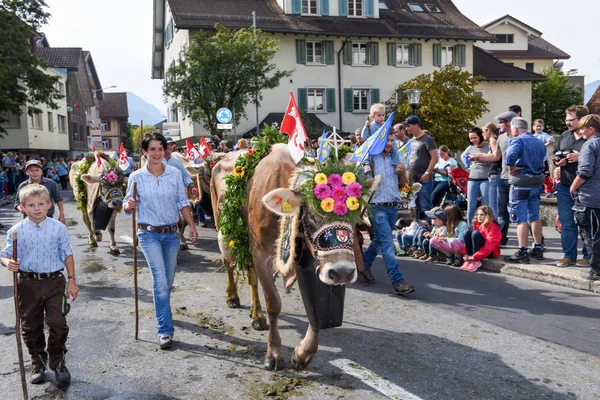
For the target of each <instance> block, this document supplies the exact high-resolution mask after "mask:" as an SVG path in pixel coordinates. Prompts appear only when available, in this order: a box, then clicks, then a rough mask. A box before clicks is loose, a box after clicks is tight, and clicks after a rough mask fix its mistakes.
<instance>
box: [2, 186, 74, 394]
mask: <svg viewBox="0 0 600 400" xmlns="http://www.w3.org/2000/svg"><path fill="white" fill-rule="evenodd" d="M19 196H20V197H19V200H20V202H21V205H20V208H21V211H23V212H25V213H26V214H27V218H25V219H24V220H23V221H21V222H19V223H18V224H16V225H15V226H13V227H12V228H10V229H9V230H8V235H7V239H6V247H5V248H4V249H3V250H2V252H0V257H1V258H0V262H1V263H2V265H4V266H5V267H7V268H8V270H9V271H12V272H18V273H19V280H18V283H17V291H18V295H19V306H20V314H21V315H20V316H19V317H20V318H21V324H22V327H23V340H24V342H25V345H26V346H27V349H29V354H30V355H31V370H30V374H29V382H31V383H33V384H40V383H43V382H44V380H45V379H46V361H47V359H48V356H50V360H49V361H50V362H49V367H50V369H52V370H54V372H55V375H56V382H57V384H59V385H68V384H69V383H70V382H71V374H70V373H69V370H68V369H67V367H66V366H65V354H66V352H67V347H66V346H65V343H66V342H67V336H68V334H69V327H68V326H67V320H66V318H65V315H66V314H67V313H68V307H65V304H66V300H67V299H68V298H69V297H71V298H72V299H73V300H75V299H76V298H77V294H78V293H79V288H78V287H77V283H76V282H75V262H74V261H73V250H72V249H71V244H70V243H69V236H68V234H67V228H66V227H65V225H64V224H61V223H60V222H58V221H56V220H53V219H51V218H48V217H47V213H48V209H49V208H50V207H51V206H52V203H51V202H50V194H49V193H48V190H47V189H46V188H45V187H43V186H42V185H39V184H35V183H34V184H31V185H27V186H26V187H24V188H23V189H21V192H20V194H19ZM13 232H17V249H18V251H17V256H18V257H19V258H18V259H17V260H13V259H12V254H13ZM65 266H66V267H67V274H68V281H69V284H68V285H67V293H66V294H65V277H64V275H63V273H62V270H63V269H64V268H65ZM44 314H45V315H46V319H45V321H44ZM44 322H46V325H48V327H49V328H50V334H49V337H48V350H47V352H46V337H45V335H44Z"/></svg>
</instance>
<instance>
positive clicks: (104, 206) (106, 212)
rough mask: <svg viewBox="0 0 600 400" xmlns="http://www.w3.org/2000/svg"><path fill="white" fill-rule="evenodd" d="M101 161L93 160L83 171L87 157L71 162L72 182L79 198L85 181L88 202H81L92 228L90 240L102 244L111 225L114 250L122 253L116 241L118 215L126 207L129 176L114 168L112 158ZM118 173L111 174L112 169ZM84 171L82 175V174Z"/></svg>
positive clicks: (85, 216) (85, 218) (111, 250)
mask: <svg viewBox="0 0 600 400" xmlns="http://www.w3.org/2000/svg"><path fill="white" fill-rule="evenodd" d="M100 160H101V162H100V165H98V164H97V163H96V161H94V162H92V164H91V165H90V167H89V169H88V170H87V172H86V173H85V174H81V167H82V165H83V163H84V162H85V161H84V160H81V161H78V162H76V163H74V164H73V165H72V166H71V170H70V171H69V182H70V183H71V187H72V188H73V194H74V195H75V199H78V198H79V197H80V196H79V190H80V187H79V181H80V180H81V181H82V182H83V183H84V184H85V191H86V192H85V196H86V198H87V202H86V204H80V205H79V206H80V208H81V213H82V216H83V222H84V223H85V226H86V227H87V229H88V242H89V244H90V245H91V246H92V247H98V242H100V241H102V230H105V229H108V232H109V234H110V254H112V255H114V256H116V255H119V254H120V251H119V248H118V247H117V242H116V241H115V219H116V217H117V214H118V213H119V212H120V211H121V210H122V208H123V197H124V193H125V188H126V187H127V178H126V177H124V176H123V173H122V171H121V170H120V169H118V168H115V169H114V170H113V169H111V167H110V164H109V163H108V161H106V160H104V159H102V158H100ZM111 172H112V173H113V174H114V175H111V174H110V173H111ZM80 175H81V176H80Z"/></svg>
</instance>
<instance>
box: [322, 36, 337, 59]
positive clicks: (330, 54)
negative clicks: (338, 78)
mask: <svg viewBox="0 0 600 400" xmlns="http://www.w3.org/2000/svg"><path fill="white" fill-rule="evenodd" d="M323 46H324V47H325V64H328V65H333V64H335V61H334V60H335V55H334V50H333V40H324V41H323Z"/></svg>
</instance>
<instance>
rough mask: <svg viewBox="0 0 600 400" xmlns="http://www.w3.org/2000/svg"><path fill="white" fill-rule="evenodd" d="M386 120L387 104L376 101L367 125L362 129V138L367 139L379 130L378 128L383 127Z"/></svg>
mask: <svg viewBox="0 0 600 400" xmlns="http://www.w3.org/2000/svg"><path fill="white" fill-rule="evenodd" d="M384 121H385V106H384V105H383V104H381V103H375V104H373V105H372V106H371V112H370V114H369V117H368V118H367V122H365V126H364V128H363V130H362V138H363V139H364V140H367V139H368V138H369V136H371V135H372V134H374V133H375V132H377V129H379V128H381V125H383V123H384Z"/></svg>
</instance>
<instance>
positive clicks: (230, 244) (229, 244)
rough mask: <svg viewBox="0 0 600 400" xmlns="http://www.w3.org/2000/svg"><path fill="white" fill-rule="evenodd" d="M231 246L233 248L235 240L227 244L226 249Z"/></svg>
mask: <svg viewBox="0 0 600 400" xmlns="http://www.w3.org/2000/svg"><path fill="white" fill-rule="evenodd" d="M233 246H235V240H230V241H229V243H227V247H229V248H232V247H233Z"/></svg>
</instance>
